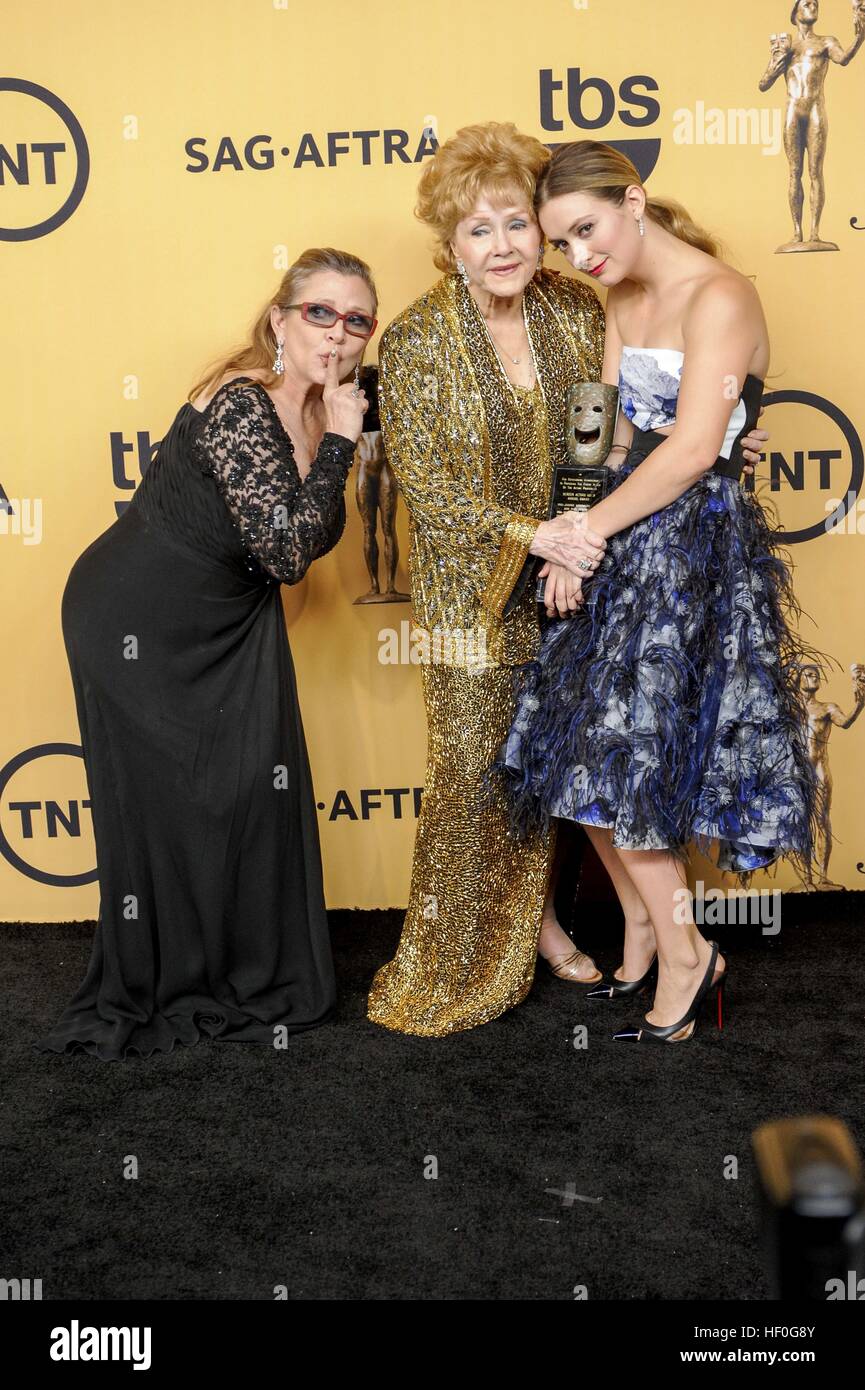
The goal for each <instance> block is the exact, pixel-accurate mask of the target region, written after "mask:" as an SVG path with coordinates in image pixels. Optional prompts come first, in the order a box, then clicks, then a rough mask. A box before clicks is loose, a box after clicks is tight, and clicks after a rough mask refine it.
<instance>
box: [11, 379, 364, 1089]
mask: <svg viewBox="0 0 865 1390" xmlns="http://www.w3.org/2000/svg"><path fill="white" fill-rule="evenodd" d="M354 447H355V446H354V444H353V443H352V441H351V440H349V439H347V438H345V437H344V436H343V435H340V434H336V433H327V434H325V435H324V438H323V439H322V442H321V446H320V448H319V450H318V453H317V455H316V457H315V459H314V461H313V463H312V466H311V468H310V470H309V473H308V475H307V476H306V478H305V479H303V480H301V478H300V475H299V473H298V470H297V466H296V463H295V461H294V455H293V451H292V446H291V440H290V438H289V436H288V435H287V433H286V432H285V430H284V429H283V427H282V424H281V421H280V419H279V416H278V414H277V411H276V408H275V406H274V404H273V402H272V401H271V399H270V397H269V396H268V394H267V392H266V391H265V390H264V388H263V386H261V385H260V384H259V383H257V382H254V381H252V380H250V379H249V378H242V379H240V383H239V384H238V383H237V382H235V383H228V384H226V385H225V386H223V387H221V388H220V390H219V391H218V392H217V393H216V395H215V396H214V397H213V399H212V400H211V402H210V404H209V405H208V407H207V409H206V410H205V411H203V412H199V411H197V410H196V409H195V408H194V407H193V406H192V405H190V404H185V405H183V406H182V407H181V409H180V410H179V412H178V414H177V417H176V418H175V420H174V423H173V424H172V426H171V428H170V429H169V431H168V433H167V435H166V436H165V438H164V439H163V441H162V443H161V444H160V446H159V449H158V451H157V453H156V456H155V457H154V459H153V461H152V463H151V465H150V467H149V469H148V470H147V472H146V473H145V475H144V477H143V479H142V481H141V483H140V485H139V487H138V489H137V490H136V492H135V495H134V496H133V498H132V501H131V503H130V505H129V506H128V508H127V509H126V510H125V511H124V513H123V514H122V516H121V517H120V518H119V519H118V520H117V521H116V522H115V523H114V525H112V526H111V527H110V528H109V529H108V530H107V531H106V532H105V533H104V534H103V535H101V536H100V537H99V538H98V539H97V540H95V541H94V542H93V544H92V545H91V546H89V547H88V549H87V550H85V551H84V553H83V555H81V556H80V558H79V559H78V560H77V561H76V563H75V565H74V566H73V568H72V572H71V574H70V576H69V579H68V581H67V584H66V588H65V591H64V594H63V603H62V619H63V635H64V639H65V642H66V649H67V653H68V656H69V662H70V666H71V670H72V680H73V685H74V690H75V701H76V706H77V711H78V719H79V723H80V727H81V738H82V744H83V749H84V762H85V767H86V772H87V780H88V786H89V791H90V797H91V802H92V814H93V825H94V835H95V841H96V855H97V865H98V873H99V887H100V910H99V921H98V925H97V930H96V937H95V941H94V946H93V954H92V957H91V961H90V966H89V968H88V971H87V976H86V978H85V980H84V982H83V984H82V985H81V987H80V989H79V990H78V993H77V994H76V995H75V997H74V999H73V1000H72V1002H71V1004H70V1005H69V1007H68V1008H67V1009H66V1011H65V1012H64V1014H63V1015H62V1017H61V1019H60V1020H59V1022H58V1023H57V1024H56V1026H55V1027H54V1028H52V1029H51V1031H50V1032H49V1033H48V1034H47V1035H46V1036H45V1037H43V1038H41V1039H40V1040H39V1041H38V1042H37V1043H36V1044H35V1046H36V1047H37V1048H38V1049H39V1050H40V1051H46V1052H65V1051H78V1050H80V1049H84V1050H85V1051H87V1052H89V1053H92V1054H95V1055H96V1056H97V1057H99V1058H101V1059H102V1060H104V1061H111V1060H118V1059H120V1058H123V1057H125V1056H127V1055H129V1054H138V1055H140V1056H143V1057H148V1056H150V1055H151V1054H152V1053H153V1052H166V1051H169V1052H170V1051H171V1050H172V1049H173V1048H174V1046H175V1045H176V1044H192V1043H196V1042H198V1040H199V1039H200V1037H201V1036H202V1035H207V1036H210V1037H213V1038H218V1039H221V1040H232V1041H239V1042H253V1043H263V1044H270V1045H273V1044H274V1043H275V1042H278V1041H280V1040H281V1039H282V1038H283V1037H284V1031H283V1030H285V1031H287V1032H288V1033H291V1032H297V1031H299V1030H301V1029H306V1028H310V1027H313V1026H315V1025H316V1024H319V1023H321V1022H322V1021H323V1020H324V1019H325V1018H327V1016H328V1015H329V1014H330V1013H331V1012H332V1010H333V1006H334V1002H335V983H334V974H333V963H332V959H331V952H330V938H329V934H328V926H327V918H326V914H325V907H324V893H323V886H322V872H321V858H320V848H319V835H318V823H317V819H316V809H315V802H314V799H313V790H312V780H311V776H310V770H309V763H308V759H307V752H306V744H305V740H304V734H303V726H302V723H301V717H300V711H299V708H298V701H297V688H296V685H295V676H294V667H293V663H292V658H291V652H290V650H289V646H288V639H287V635H286V630H285V621H284V616H283V610H282V603H281V600H280V581H281V582H284V583H287V584H293V583H297V581H298V580H299V579H301V578H302V576H303V575H304V573H305V572H306V570H307V568H308V567H309V565H310V564H311V563H312V561H313V560H315V559H316V558H317V557H318V556H320V555H323V554H325V553H326V552H327V551H328V550H330V549H331V548H332V546H334V545H335V544H336V542H337V540H338V539H339V537H340V535H341V534H342V531H343V528H344V526H345V501H344V495H343V494H344V489H345V482H346V478H347V475H348V471H349V468H350V467H351V462H352V458H353V455H354Z"/></svg>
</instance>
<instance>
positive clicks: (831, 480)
mask: <svg viewBox="0 0 865 1390" xmlns="http://www.w3.org/2000/svg"><path fill="white" fill-rule="evenodd" d="M763 405H764V406H765V407H766V408H767V414H766V416H764V417H763V419H762V420H761V424H764V423H765V422H766V420H767V417H768V407H770V406H776V405H783V406H784V407H785V409H784V411H783V413H782V416H781V417H780V419H779V418H778V417H776V416H774V415H773V416H772V419H771V422H769V423H765V427H766V429H767V430H768V431H769V432H770V434H771V436H772V437H771V439H770V440H769V444H768V457H766V456H763V462H762V463H759V464H757V465H756V486H757V496H758V497H759V499H760V501H761V502H766V501H769V502H770V503H774V504H775V506H776V507H777V509H778V512H779V513H780V521H781V525H782V528H783V529H782V532H781V536H780V539H781V540H782V541H783V543H784V544H785V545H790V544H798V543H799V542H801V541H809V540H815V539H816V538H817V537H819V536H825V535H831V534H833V533H835V534H845V533H846V529H847V527H848V526H849V524H850V523H849V520H848V513H850V514H851V516H852V518H853V519H854V525H853V530H854V531H855V529H856V527H855V509H856V499H857V498H858V496H859V493H860V492H861V489H862V480H863V471H865V469H863V452H862V441H861V440H860V438H859V435H858V433H857V431H856V429H855V428H854V425H853V422H852V420H850V418H849V416H847V415H845V414H844V412H843V410H839V408H838V406H837V405H835V404H834V402H833V401H829V400H826V399H825V397H823V396H817V395H814V393H813V392H811V391H793V390H787V391H772V392H770V393H769V394H767V395H765V396H764V397H763ZM767 485H768V490H767V491H764V489H765V488H766V487H767ZM830 504H831V505H830Z"/></svg>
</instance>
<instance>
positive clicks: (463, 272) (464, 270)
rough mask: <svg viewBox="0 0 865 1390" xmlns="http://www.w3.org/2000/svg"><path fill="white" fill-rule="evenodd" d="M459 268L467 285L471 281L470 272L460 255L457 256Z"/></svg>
mask: <svg viewBox="0 0 865 1390" xmlns="http://www.w3.org/2000/svg"><path fill="white" fill-rule="evenodd" d="M457 270H458V272H459V274H460V276H461V278H462V282H463V284H464V285H467V284H468V282H469V273H468V271H467V270H466V268H465V266H464V265H463V262H462V260H461V258H460V257H459V256H458V257H457Z"/></svg>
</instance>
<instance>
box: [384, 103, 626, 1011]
mask: <svg viewBox="0 0 865 1390" xmlns="http://www.w3.org/2000/svg"><path fill="white" fill-rule="evenodd" d="M548 159H549V152H548V151H547V150H546V148H545V147H544V146H543V145H541V144H540V142H539V141H537V140H534V139H532V138H531V137H528V136H523V135H520V134H519V133H518V132H517V131H516V130H515V129H514V127H513V126H512V125H499V124H497V123H493V122H491V123H489V124H487V125H484V126H470V127H466V128H464V129H463V130H461V131H459V132H457V134H456V135H455V136H454V137H453V138H452V139H451V140H449V141H448V142H446V144H445V145H443V146H442V147H441V149H440V150H439V151H438V152H437V153H436V155H435V156H434V158H433V160H432V161H431V162H430V164H429V165H428V166H427V168H426V169H425V171H424V175H423V176H422V179H421V184H420V189H419V195H420V197H419V206H418V215H419V216H421V217H422V219H423V220H424V221H426V222H427V223H428V224H429V225H432V226H433V227H434V228H435V230H436V231H437V232H438V235H439V249H438V252H437V255H436V264H437V265H438V266H439V268H440V269H443V270H446V271H447V272H448V273H445V274H444V275H443V276H442V278H441V279H440V280H438V281H437V282H436V284H434V285H433V286H432V288H431V289H430V290H428V291H427V292H426V293H425V294H423V295H421V296H420V298H419V299H417V300H415V302H414V303H413V304H411V305H409V307H408V308H407V309H405V310H404V311H403V312H402V313H401V314H400V315H399V316H398V317H397V318H396V319H395V320H394V321H393V322H392V323H391V324H390V325H389V327H388V328H387V330H386V331H385V333H384V334H383V336H382V340H381V346H380V350H379V400H380V411H381V422H382V431H383V436H384V443H385V448H386V452H387V457H388V460H389V461H390V463H391V465H392V467H393V469H394V472H395V473H396V476H397V478H398V480H399V484H400V488H401V490H402V494H403V497H404V498H405V502H406V505H407V507H408V511H409V516H410V529H411V548H410V556H409V569H410V575H411V591H412V608H413V617H414V621H415V624H416V626H417V627H418V628H420V629H421V630H422V633H423V634H424V637H423V639H422V640H421V651H422V654H423V657H424V660H423V662H422V664H421V677H422V684H423V697H424V703H425V706H426V712H427V720H428V760H427V771H426V785H425V792H424V797H423V802H422V806H421V812H420V817H419V821H418V828H417V838H416V841H415V849H414V859H413V866H412V878H411V889H410V894H409V903H408V910H407V913H406V918H405V923H404V926H403V931H402V937H401V940H400V943H399V948H398V950H397V953H396V956H395V957H394V959H393V960H392V961H390V962H389V963H388V964H386V965H384V966H383V967H382V968H381V969H380V970H379V971H378V972H377V974H376V976H375V978H374V980H373V984H372V989H371V992H370V997H369V1010H368V1012H369V1017H370V1019H372V1020H373V1021H374V1022H376V1023H380V1024H383V1025H384V1026H386V1027H388V1028H392V1029H395V1030H397V1031H400V1032H405V1033H417V1034H425V1035H429V1036H442V1035H444V1034H448V1033H451V1032H455V1031H457V1030H460V1029H465V1028H472V1027H474V1026H476V1025H477V1024H481V1023H485V1022H487V1021H488V1020H490V1019H493V1018H496V1017H497V1016H498V1015H500V1014H502V1013H503V1012H504V1011H505V1010H506V1009H509V1008H511V1007H513V1005H515V1004H518V1003H519V1002H520V1001H521V1000H522V999H523V998H524V997H525V995H526V994H527V993H528V991H529V989H530V987H531V984H532V979H533V976H534V969H535V961H536V955H537V950H538V939H539V933H540V930H541V921H542V914H543V909H544V901H545V897H546V892H547V885H548V876H549V871H550V865H551V859H552V852H553V836H552V835H550V834H547V835H539V836H537V837H535V838H534V839H531V840H528V841H526V842H524V843H518V842H516V841H515V840H513V839H511V838H510V837H509V836H508V834H507V829H506V815H505V809H504V807H503V806H501V805H496V804H495V803H493V804H490V803H489V802H485V801H484V798H483V795H482V790H481V782H482V777H483V774H484V772H485V770H486V769H487V768H488V766H489V764H490V762H491V760H492V757H493V755H494V753H495V751H496V749H497V748H498V747H499V746H500V744H501V741H502V739H503V737H504V736H505V734H506V732H507V730H508V728H509V725H510V721H511V718H512V714H513V708H514V686H513V674H514V668H515V667H517V666H519V665H521V664H522V663H524V662H526V661H530V660H531V659H533V658H534V656H535V655H536V653H537V650H538V646H539V639H540V630H539V625H538V618H537V611H536V603H535V598H534V586H533V585H528V586H527V587H526V589H525V592H524V593H523V594H522V597H521V598H519V599H518V600H517V601H515V602H514V603H513V604H512V605H509V607H508V616H507V617H506V616H505V607H506V604H507V601H508V599H509V597H510V596H511V594H512V591H513V590H514V585H515V583H516V580H517V578H518V576H519V575H520V573H521V571H522V570H523V566H524V563H525V561H526V559H527V557H528V556H529V555H530V554H534V555H540V556H542V557H543V558H545V559H550V560H555V561H556V562H558V563H561V564H564V565H565V566H566V567H567V568H569V569H571V570H572V571H573V572H574V573H575V574H580V572H581V571H580V569H579V568H577V566H578V565H579V561H580V560H581V559H582V560H583V561H584V562H588V563H590V564H591V567H592V568H594V567H595V565H596V564H597V563H598V561H599V559H600V556H601V554H602V548H601V549H599V548H598V542H599V538H595V537H592V535H591V533H589V534H588V535H587V534H586V532H585V530H584V528H583V526H582V521H581V519H580V518H578V517H577V516H576V515H575V514H571V517H570V518H569V519H568V520H566V519H565V518H563V517H562V518H558V519H557V521H556V522H550V521H543V522H542V521H541V520H540V518H544V517H546V515H547V508H548V504H549V495H550V483H551V476H552V467H553V465H554V464H556V463H559V462H564V461H565V445H564V407H565V396H566V392H567V388H568V386H570V385H571V384H572V383H573V382H575V381H581V380H592V381H594V380H598V379H599V377H600V371H601V365H602V361H603V348H604V315H603V311H602V309H601V306H600V304H599V302H598V300H597V298H596V297H595V295H594V294H593V292H592V290H591V289H590V288H589V287H588V286H586V285H582V284H579V283H578V282H577V281H575V280H572V279H570V278H567V277H565V276H564V275H560V274H556V273H554V272H551V271H546V270H543V269H542V268H541V259H542V256H543V249H542V245H541V242H542V238H541V233H540V229H539V227H538V225H537V222H536V219H535V217H534V213H533V211H532V195H533V190H534V182H535V180H536V178H537V176H538V174H539V173H540V171H541V169H542V167H543V166H544V164H545V162H546V161H547V160H548ZM455 251H456V252H457V253H458V256H459V259H457V257H456V256H455V255H454V252H455ZM511 266H513V267H515V268H514V269H509V267H511ZM454 267H456V269H454ZM498 267H502V269H501V271H499V269H498ZM460 269H462V271H463V274H460V273H459V270H460ZM593 541H594V542H595V543H594V544H593V543H592V542H593ZM601 545H602V543H601ZM583 568H584V567H583ZM556 930H557V931H558V932H559V933H560V929H559V928H558V927H556ZM560 934H561V933H560ZM588 969H589V971H590V972H591V971H593V970H594V965H593V963H592V962H590V961H589V962H588ZM572 978H574V976H572ZM581 978H587V977H586V976H585V974H584V975H583V976H581ZM588 978H589V980H590V981H591V979H594V978H599V976H598V975H597V974H594V975H591V974H590V975H589V976H588Z"/></svg>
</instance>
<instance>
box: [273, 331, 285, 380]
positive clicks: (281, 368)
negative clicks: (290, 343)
mask: <svg viewBox="0 0 865 1390" xmlns="http://www.w3.org/2000/svg"><path fill="white" fill-rule="evenodd" d="M284 346H285V343H284V340H283V339H282V338H280V339H279V340H278V341H277V345H276V357H275V359H274V363H273V370H274V371H275V372H276V374H277V376H281V375H282V374H283V373H284V372H285V364H284V362H283V360H282V349H283V347H284Z"/></svg>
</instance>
